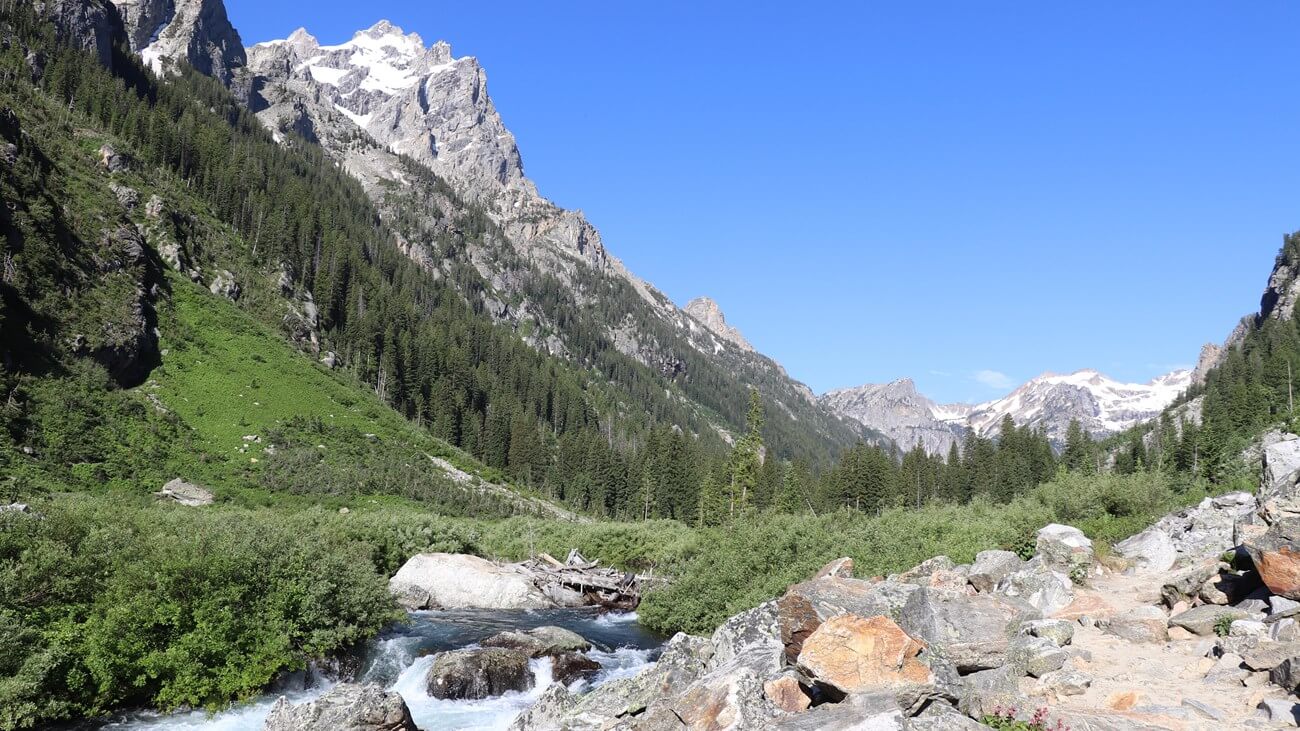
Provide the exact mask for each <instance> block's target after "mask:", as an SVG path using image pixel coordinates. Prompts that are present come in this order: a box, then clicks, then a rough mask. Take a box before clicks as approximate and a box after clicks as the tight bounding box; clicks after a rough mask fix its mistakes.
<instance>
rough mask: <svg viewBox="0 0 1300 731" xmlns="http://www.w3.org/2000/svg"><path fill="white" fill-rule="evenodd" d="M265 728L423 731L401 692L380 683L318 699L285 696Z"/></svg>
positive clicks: (280, 730) (350, 686)
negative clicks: (303, 700) (292, 699)
mask: <svg viewBox="0 0 1300 731" xmlns="http://www.w3.org/2000/svg"><path fill="white" fill-rule="evenodd" d="M262 729H263V731H419V727H417V726H416V725H415V721H414V720H412V719H411V711H410V709H408V708H407V707H406V702H405V701H404V700H402V696H400V695H398V694H397V693H389V692H386V691H385V690H384V689H383V688H381V687H379V686H377V685H370V684H366V685H353V684H344V685H338V686H335V687H334V688H332V689H331V690H330V691H329V692H327V693H326V694H325V695H323V696H321V697H320V698H317V699H316V700H314V701H310V702H307V703H300V704H298V705H296V706H295V705H293V704H292V703H290V702H289V699H288V698H285V697H283V696H281V697H280V699H279V700H277V701H276V702H275V705H274V706H273V707H272V708H271V713H270V714H269V715H268V716H267V717H266V723H265V724H264V725H263V726H262Z"/></svg>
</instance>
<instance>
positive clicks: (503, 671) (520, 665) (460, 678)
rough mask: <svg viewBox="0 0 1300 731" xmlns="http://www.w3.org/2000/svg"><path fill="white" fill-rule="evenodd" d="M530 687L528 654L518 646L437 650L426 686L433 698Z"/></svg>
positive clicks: (484, 695)
mask: <svg viewBox="0 0 1300 731" xmlns="http://www.w3.org/2000/svg"><path fill="white" fill-rule="evenodd" d="M531 687H533V673H532V670H530V669H529V667H528V656H527V655H525V654H524V653H522V652H519V651H518V650H507V649H505V648H501V647H486V648H482V649H472V650H452V651H450V652H440V653H438V654H437V655H436V656H434V658H433V666H432V667H430V668H429V676H428V690H429V695H431V696H433V697H434V698H444V699H464V698H469V699H474V698H489V697H491V696H496V695H501V694H502V693H508V692H510V691H512V690H514V691H518V690H528V689H529V688H531Z"/></svg>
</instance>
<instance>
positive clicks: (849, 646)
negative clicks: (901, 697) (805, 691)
mask: <svg viewBox="0 0 1300 731" xmlns="http://www.w3.org/2000/svg"><path fill="white" fill-rule="evenodd" d="M923 649H925V646H924V645H922V644H921V643H920V642H917V641H916V640H915V639H913V638H912V637H910V636H908V634H907V633H906V632H904V631H903V630H902V628H900V627H899V626H898V625H897V624H896V623H895V622H894V620H892V619H890V618H889V617H884V616H875V617H869V618H863V617H858V616H855V615H852V614H846V615H842V616H839V617H834V618H832V619H829V620H827V621H826V622H825V623H823V624H822V625H821V626H820V627H818V628H817V631H816V632H813V633H812V635H811V636H810V637H809V638H808V640H807V641H806V642H804V645H803V651H802V652H800V653H799V667H800V668H801V669H803V670H804V672H806V673H808V674H809V675H811V676H812V677H814V678H816V679H817V680H818V681H819V682H822V683H825V684H827V685H830V686H832V687H834V688H836V689H837V690H839V691H840V692H842V693H871V692H877V691H894V690H902V689H914V688H916V687H917V686H928V685H933V683H934V674H933V673H932V672H930V667H929V665H927V664H925V663H924V662H921V661H920V660H919V659H918V658H917V656H918V655H920V654H921V651H922V650H923ZM907 705H911V704H910V703H907Z"/></svg>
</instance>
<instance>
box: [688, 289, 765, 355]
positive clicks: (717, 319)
mask: <svg viewBox="0 0 1300 731" xmlns="http://www.w3.org/2000/svg"><path fill="white" fill-rule="evenodd" d="M683 309H684V310H685V311H686V314H688V315H690V316H691V317H694V318H695V319H696V320H698V321H699V322H700V324H702V325H704V327H706V328H708V330H709V332H711V333H713V334H714V335H717V336H718V337H720V338H722V339H723V340H726V341H727V342H729V343H731V344H732V345H735V346H737V347H740V348H743V349H744V350H751V351H752V350H753V349H754V346H752V345H750V344H749V341H748V340H746V339H745V336H744V335H741V334H740V331H739V330H737V329H736V328H734V327H732V326H731V325H728V324H727V317H726V315H724V314H722V308H721V307H720V306H718V303H717V302H715V301H713V299H712V298H709V297H696V298H695V299H693V300H691V301H690V302H687V303H686V307H684V308H683Z"/></svg>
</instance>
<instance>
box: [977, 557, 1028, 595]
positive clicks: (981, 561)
mask: <svg viewBox="0 0 1300 731" xmlns="http://www.w3.org/2000/svg"><path fill="white" fill-rule="evenodd" d="M1024 564H1025V562H1024V561H1022V560H1021V559H1020V557H1019V556H1017V555H1016V554H1014V553H1012V552H1011V551H980V552H979V553H977V554H975V563H974V564H972V565H971V567H970V571H968V572H967V574H966V580H967V581H969V582H970V585H971V586H973V587H975V590H976V591H979V592H986V591H992V590H993V588H994V587H995V586H997V585H998V582H1000V581H1002V580H1003V579H1004V578H1006V577H1007V576H1008V575H1010V574H1012V573H1014V572H1016V571H1019V570H1020V568H1021V567H1022V566H1024Z"/></svg>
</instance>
